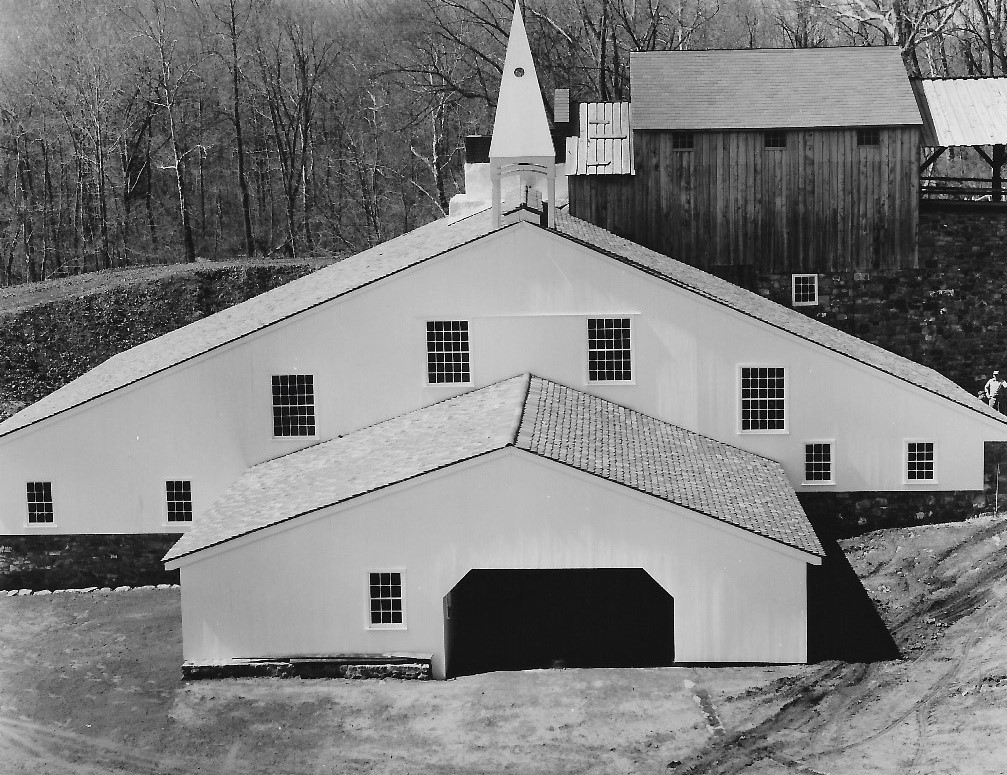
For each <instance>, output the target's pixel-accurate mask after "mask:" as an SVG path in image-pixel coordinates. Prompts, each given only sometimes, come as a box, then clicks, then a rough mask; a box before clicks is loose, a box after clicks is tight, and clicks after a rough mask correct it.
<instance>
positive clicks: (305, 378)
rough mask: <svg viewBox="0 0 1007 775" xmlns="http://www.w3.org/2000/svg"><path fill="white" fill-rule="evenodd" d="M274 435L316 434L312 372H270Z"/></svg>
mask: <svg viewBox="0 0 1007 775" xmlns="http://www.w3.org/2000/svg"><path fill="white" fill-rule="evenodd" d="M273 435H274V436H314V435H315V378H314V376H313V375H311V374H274V375H273Z"/></svg>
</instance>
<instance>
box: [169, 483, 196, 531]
mask: <svg viewBox="0 0 1007 775" xmlns="http://www.w3.org/2000/svg"><path fill="white" fill-rule="evenodd" d="M164 487H165V491H166V494H167V505H168V521H169V522H192V482H190V481H188V480H187V479H169V480H168V481H166V482H165V483H164Z"/></svg>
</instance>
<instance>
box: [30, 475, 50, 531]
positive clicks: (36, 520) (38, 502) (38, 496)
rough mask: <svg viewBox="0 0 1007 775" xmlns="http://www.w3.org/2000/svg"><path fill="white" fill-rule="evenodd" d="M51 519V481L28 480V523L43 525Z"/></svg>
mask: <svg viewBox="0 0 1007 775" xmlns="http://www.w3.org/2000/svg"><path fill="white" fill-rule="evenodd" d="M53 521H54V516H53V510H52V482H28V524H29V525H44V524H50V523H52V522H53Z"/></svg>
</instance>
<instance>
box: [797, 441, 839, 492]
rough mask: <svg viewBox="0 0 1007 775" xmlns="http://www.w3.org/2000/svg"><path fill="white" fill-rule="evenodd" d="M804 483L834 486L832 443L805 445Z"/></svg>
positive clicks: (817, 442) (810, 443)
mask: <svg viewBox="0 0 1007 775" xmlns="http://www.w3.org/2000/svg"><path fill="white" fill-rule="evenodd" d="M804 481H805V483H807V484H832V483H833V479H832V442H831V441H813V442H809V443H807V444H805V445H804Z"/></svg>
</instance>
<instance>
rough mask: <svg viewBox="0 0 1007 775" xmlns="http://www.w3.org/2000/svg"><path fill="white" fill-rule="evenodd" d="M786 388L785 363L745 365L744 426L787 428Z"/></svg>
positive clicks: (743, 377)
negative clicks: (781, 364) (778, 364)
mask: <svg viewBox="0 0 1007 775" xmlns="http://www.w3.org/2000/svg"><path fill="white" fill-rule="evenodd" d="M785 390H786V375H785V373H784V369H783V367H782V366H742V367H741V430H743V431H784V430H786V428H787V422H786V394H785Z"/></svg>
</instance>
